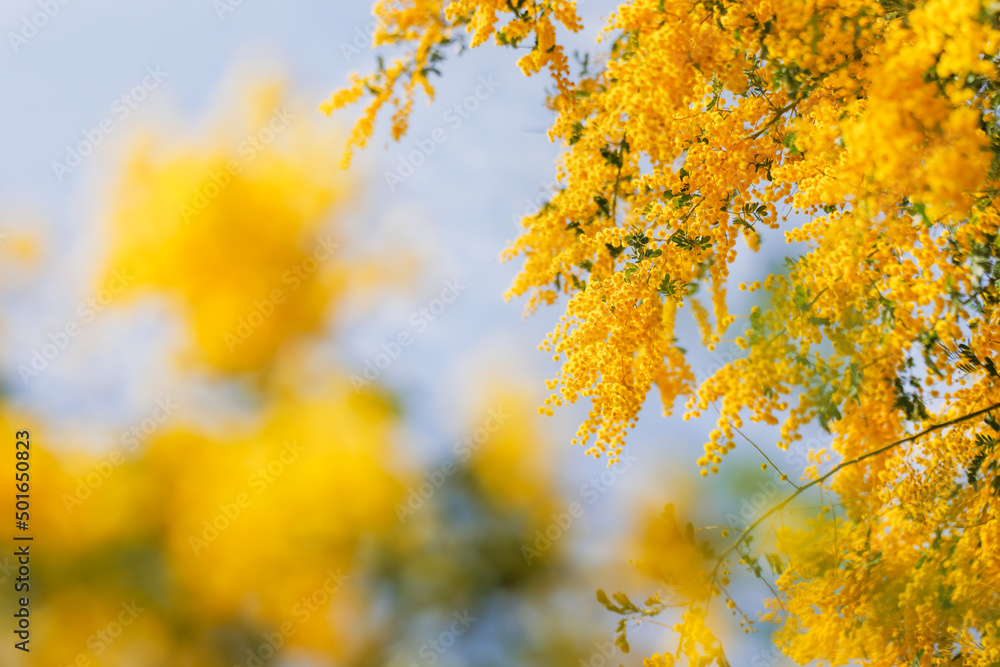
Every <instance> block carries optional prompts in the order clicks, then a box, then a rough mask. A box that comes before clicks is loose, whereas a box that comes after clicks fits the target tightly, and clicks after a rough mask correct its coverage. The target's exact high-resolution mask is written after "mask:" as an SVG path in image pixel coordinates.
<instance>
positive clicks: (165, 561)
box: [0, 0, 825, 667]
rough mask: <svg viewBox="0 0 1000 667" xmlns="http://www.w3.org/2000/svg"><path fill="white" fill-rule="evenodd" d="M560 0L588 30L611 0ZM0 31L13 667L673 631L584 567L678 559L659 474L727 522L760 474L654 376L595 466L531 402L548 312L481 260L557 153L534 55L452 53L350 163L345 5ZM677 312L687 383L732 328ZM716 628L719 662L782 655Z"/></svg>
mask: <svg viewBox="0 0 1000 667" xmlns="http://www.w3.org/2000/svg"><path fill="white" fill-rule="evenodd" d="M579 4H580V12H581V14H582V15H583V18H584V23H585V25H587V26H588V27H587V30H585V31H584V32H583V33H581V34H579V35H574V36H566V41H567V43H569V44H570V46H571V48H572V47H574V46H575V47H576V48H579V49H581V50H582V49H591V48H593V44H594V38H595V37H596V35H597V33H598V31H599V28H600V26H601V25H602V23H603V18H604V17H606V16H607V14H608V13H609V12H610V11H611V10H612V9H613V3H611V2H599V1H597V0H593V1H591V0H588V1H587V2H581V3H579ZM0 29H2V31H3V33H4V42H5V43H4V45H3V46H0V75H2V81H3V82H4V103H3V104H2V105H0V255H2V260H0V308H2V318H0V335H2V347H0V380H2V387H3V394H2V406H0V412H2V421H3V422H4V429H3V430H2V431H0V433H4V434H6V435H5V436H3V437H6V438H7V439H8V440H9V441H10V442H11V451H12V448H13V434H14V432H15V431H18V430H24V429H29V430H30V431H31V434H32V444H33V449H32V459H31V462H32V480H31V482H32V516H31V528H30V532H31V534H32V535H33V536H34V541H33V542H32V547H31V548H32V567H33V570H32V584H31V585H32V589H31V600H32V607H31V609H32V615H33V616H32V637H31V651H30V653H24V652H22V651H18V650H15V649H14V648H13V641H11V640H10V636H11V635H10V633H9V632H8V631H7V630H6V629H5V630H4V636H5V637H7V638H8V640H7V641H5V642H4V643H3V644H2V645H0V664H3V665H11V666H12V667H16V666H20V665H45V666H63V665H65V666H67V667H68V666H69V665H77V666H80V667H86V666H88V665H136V666H146V665H150V666H152V665H171V666H173V665H179V666H188V665H190V666H202V665H205V666H208V665H246V666H253V665H257V666H260V665H264V664H267V665H275V666H281V665H303V666H304V665H392V666H397V665H398V666H400V667H410V666H411V665H436V664H440V665H462V664H475V665H508V664H530V665H534V664H538V665H542V664H546V665H567V666H569V665H574V666H575V665H590V666H592V667H599V666H601V665H605V664H608V665H610V664H621V663H625V664H640V662H641V656H643V655H648V654H650V653H653V652H656V651H659V650H663V649H664V648H665V642H676V639H675V638H674V636H673V633H672V632H671V630H670V629H669V627H668V626H669V625H671V624H672V621H671V620H670V617H669V614H665V615H664V617H663V618H661V619H659V621H661V622H663V623H664V624H665V625H656V624H652V623H645V624H643V625H641V626H638V627H635V628H632V629H630V635H629V638H630V642H631V644H632V651H631V653H630V654H629V655H625V654H623V653H621V651H620V649H619V647H617V646H614V645H613V644H612V641H613V639H614V636H615V633H614V627H615V623H616V622H617V617H616V616H615V615H614V614H611V613H609V612H608V611H606V610H605V609H603V608H602V607H601V606H600V605H599V604H597V602H596V600H595V590H596V589H597V588H604V589H607V590H609V591H616V590H623V591H627V592H629V594H630V595H632V596H633V597H634V598H635V599H638V600H643V599H645V597H646V596H648V595H650V594H652V593H653V592H654V591H656V590H657V589H658V588H660V586H661V583H660V582H658V581H657V580H656V578H655V577H654V576H649V572H650V568H645V569H644V570H643V571H640V570H639V569H638V568H636V567H635V565H634V564H633V563H632V562H631V561H633V560H641V559H648V558H649V557H651V554H652V555H653V556H655V557H658V558H669V553H668V552H667V551H663V549H662V546H663V545H662V544H661V543H660V542H658V541H657V535H658V533H657V529H656V528H655V526H656V517H657V516H658V515H659V514H660V512H662V509H663V506H664V505H665V504H666V503H674V504H675V505H676V506H677V514H678V517H679V520H680V517H681V516H683V517H684V519H683V521H688V520H690V521H693V522H694V523H695V525H717V524H720V522H722V523H724V524H725V525H727V526H730V527H736V526H742V525H745V524H746V522H747V521H749V520H752V519H753V518H755V514H754V513H755V512H756V513H759V512H761V511H762V509H761V508H762V507H764V505H765V504H771V503H773V502H776V500H777V499H778V495H777V494H778V493H779V492H778V491H777V490H776V487H775V485H774V484H773V481H772V480H773V478H774V473H773V471H770V470H768V471H761V469H760V465H759V464H760V459H759V457H758V456H754V455H751V454H750V453H749V452H744V453H742V454H737V455H736V456H737V459H738V460H739V461H740V462H741V463H740V464H738V465H733V464H730V465H729V466H728V468H727V470H726V471H725V473H724V474H723V475H721V476H720V477H717V478H713V480H712V481H711V482H710V483H709V482H705V481H701V480H700V478H698V477H697V474H696V471H697V466H696V465H695V460H696V459H697V457H698V456H699V455H700V452H701V443H702V442H703V441H704V439H705V434H706V433H707V432H708V430H711V428H713V426H712V422H713V421H714V420H712V419H711V417H706V419H705V420H702V421H701V422H697V421H692V422H683V421H681V420H680V418H679V416H675V417H672V418H670V419H669V421H668V420H665V419H663V418H662V417H659V416H658V414H659V413H660V412H662V406H661V405H660V403H659V399H658V397H657V396H655V395H651V397H650V403H649V406H648V407H647V410H646V412H645V417H646V418H645V419H644V420H643V421H642V422H641V423H640V426H639V428H638V429H637V431H636V432H635V433H634V434H633V437H632V439H631V440H630V443H629V445H628V448H627V450H626V454H625V456H624V457H623V461H622V463H621V464H619V465H617V466H615V467H613V468H610V469H609V468H607V467H605V462H603V461H594V460H593V459H588V458H586V457H584V456H583V452H582V449H575V448H572V447H570V445H569V441H570V439H571V438H572V434H573V433H574V431H575V428H576V425H577V424H578V423H579V422H580V420H581V418H582V415H583V414H584V413H583V412H582V411H584V410H586V406H582V405H581V406H574V408H571V409H566V410H563V411H561V412H559V413H557V414H556V415H555V417H552V418H544V417H541V416H539V415H538V413H537V410H536V408H537V407H538V405H540V404H541V402H542V397H543V392H544V381H545V380H546V379H547V378H549V377H552V376H554V374H555V363H554V362H553V361H552V360H551V357H550V356H547V355H545V354H544V353H542V352H539V351H538V349H537V346H538V343H540V342H541V340H542V338H543V336H544V335H545V333H546V332H547V331H548V330H549V329H550V328H551V327H552V326H553V325H554V324H555V322H556V321H557V319H558V315H559V313H560V312H561V308H560V306H556V307H554V308H550V309H548V310H545V311H542V312H539V313H538V314H536V315H534V316H533V317H531V318H527V319H525V318H523V313H522V306H523V304H518V303H505V302H504V301H503V299H502V294H503V293H504V292H505V290H506V288H507V286H508V285H509V283H510V282H511V281H512V279H513V277H514V275H515V273H516V272H517V270H518V266H517V265H516V263H511V264H500V263H499V261H498V257H499V255H500V252H501V251H502V250H503V249H504V248H505V247H506V245H507V244H508V243H509V242H511V241H512V240H513V239H514V238H515V237H516V236H517V234H518V232H519V229H520V220H521V218H522V217H523V216H525V215H531V214H533V213H535V212H536V211H537V210H538V208H540V206H541V205H542V204H543V203H544V202H545V201H546V198H547V192H548V190H547V188H550V187H551V185H547V184H552V180H553V178H554V165H555V160H556V158H557V156H558V153H559V148H558V146H554V145H552V144H550V143H549V142H548V140H547V139H546V137H545V131H546V129H547V127H548V125H549V123H550V121H551V116H550V114H549V112H548V111H546V110H545V109H544V107H543V105H542V100H543V99H544V88H545V85H546V81H545V80H544V78H542V77H538V78H535V79H527V78H525V77H524V76H522V75H521V73H520V71H519V70H518V68H517V66H516V64H515V62H514V58H513V57H512V55H511V54H510V53H509V52H505V51H502V50H499V49H496V48H494V47H491V46H486V47H483V48H480V49H477V50H476V51H474V52H471V53H466V54H464V55H463V56H462V57H461V58H453V59H451V60H449V61H448V62H447V63H445V70H446V72H445V73H446V75H445V77H444V78H443V79H441V80H440V81H439V87H438V99H437V101H436V102H435V103H434V104H433V105H431V106H427V107H424V108H418V109H417V110H416V112H415V113H414V116H413V122H412V125H411V128H410V131H409V135H408V136H407V137H406V138H404V139H403V140H402V141H401V142H400V143H398V144H396V143H391V142H389V141H388V138H387V135H386V128H385V126H384V125H382V124H380V125H379V126H378V127H377V131H376V139H377V140H376V141H373V142H372V145H371V146H370V147H369V148H368V149H367V150H365V151H361V152H360V153H357V154H356V156H355V158H354V163H353V166H352V168H351V169H350V170H349V171H344V170H341V169H340V159H341V156H342V154H343V148H344V145H345V140H346V136H347V130H348V129H349V127H350V125H351V124H352V123H353V121H354V120H355V119H354V117H353V116H351V114H350V112H347V113H344V114H340V115H335V116H333V117H332V118H328V117H326V116H324V115H323V114H321V113H320V112H319V110H318V107H319V104H320V103H321V102H322V101H324V100H325V99H326V98H327V97H328V96H329V94H330V93H331V92H332V91H334V90H335V89H337V88H338V87H340V86H341V85H342V84H343V83H344V82H345V81H346V78H347V75H348V74H349V73H350V72H351V71H354V70H360V71H362V72H363V71H367V70H368V69H369V68H371V67H372V66H373V63H374V59H375V56H374V55H373V54H372V53H371V52H370V37H369V36H370V34H371V32H372V31H373V29H374V22H373V19H372V18H371V14H370V5H369V3H368V2H367V1H366V0H353V1H352V2H349V3H348V2H317V1H306V0H291V1H284V2H275V1H271V2H265V1H264V0H216V1H214V2H213V1H210V0H197V1H196V0H174V1H172V2H160V1H155V0H149V1H148V2H144V3H141V4H137V3H126V2H121V1H111V0H90V1H86V2H85V1H84V0H76V1H73V2H70V1H69V0H32V1H28V2H22V1H20V0H7V1H6V2H4V3H3V5H2V7H0ZM483 81H487V82H489V85H488V87H487V88H486V91H487V93H486V94H485V95H483V94H482V90H483V88H482V82H483ZM477 88H479V90H480V93H481V94H480V98H479V99H478V100H476V102H477V104H476V106H475V110H474V111H471V112H466V113H463V114H457V113H456V112H454V111H450V110H451V109H452V108H453V107H454V105H456V104H461V103H463V102H464V101H465V100H467V99H468V98H469V96H470V95H473V96H474V95H475V91H476V89H477ZM468 107H469V105H468V104H466V107H465V108H466V109H468ZM437 129H441V130H442V131H443V132H444V135H445V137H446V140H445V141H444V142H443V143H439V144H436V145H434V148H433V150H429V149H428V148H427V146H428V145H429V144H428V143H427V142H426V141H424V140H426V139H427V138H428V137H430V136H431V134H432V133H433V132H434V131H435V130H437ZM786 252H787V251H786V250H785V248H783V247H779V246H777V245H776V246H775V247H770V246H768V245H767V244H766V243H765V245H764V247H763V249H762V251H761V252H760V253H759V254H757V255H750V256H747V257H745V258H744V257H743V256H741V260H740V262H739V263H738V264H737V265H736V267H735V270H734V271H733V274H732V279H733V281H734V283H736V282H739V281H741V280H748V281H752V280H753V278H751V276H756V275H759V274H760V273H767V272H768V271H769V270H773V271H774V272H777V271H778V268H777V267H778V266H780V261H781V259H782V258H783V257H784V255H785V254H786ZM744 254H746V253H744ZM731 292H735V290H731ZM739 298H743V299H744V300H743V301H739V300H738V299H739ZM752 298H753V297H752V296H751V295H749V294H743V293H737V296H736V297H734V301H733V303H732V304H731V309H732V310H733V311H734V312H738V311H739V309H741V308H742V309H747V310H748V309H749V306H750V305H752V304H753V302H752V301H751V299H752ZM687 327H688V328H687V330H686V331H687V333H688V334H689V335H690V339H691V341H692V345H690V346H689V350H691V354H692V359H693V365H694V368H695V369H696V372H697V376H698V377H699V379H703V378H705V377H707V376H708V375H710V374H711V373H712V372H714V370H715V369H717V368H718V367H719V366H721V365H722V364H723V363H725V362H728V361H731V360H732V359H733V358H735V357H734V355H735V354H736V351H737V348H736V347H735V346H733V345H728V344H723V345H720V346H719V347H718V348H717V349H716V350H715V352H714V353H709V352H707V351H704V350H702V349H701V348H700V346H698V345H697V342H696V341H697V332H696V327H695V326H694V324H693V321H689V322H687ZM747 432H748V433H752V434H753V435H754V436H757V437H760V438H761V439H762V440H765V441H766V440H767V436H768V431H767V429H766V428H763V427H762V428H759V429H754V428H748V429H747ZM817 437H819V436H817ZM817 442H818V441H816V439H814V440H813V441H806V442H804V443H801V449H800V450H796V451H789V452H787V453H783V454H781V456H782V460H781V461H780V463H779V464H780V465H783V467H784V468H785V472H788V473H789V474H797V472H798V471H799V470H801V468H802V467H803V466H804V465H805V464H806V461H805V458H804V456H803V455H802V454H801V452H802V451H805V450H807V449H808V448H809V447H811V446H816V445H817ZM824 442H825V441H824ZM742 449H743V447H742V446H741V450H742ZM4 451H8V449H7V448H6V446H5V448H4ZM739 457H742V458H739ZM11 465H13V463H11ZM13 493H14V491H13V490H12V489H5V490H4V491H3V493H2V494H0V508H2V510H3V512H4V516H8V517H10V516H12V515H13V503H14V498H13ZM12 524H13V520H11V527H10V529H9V530H7V531H0V537H2V539H3V541H4V543H5V545H6V547H5V549H4V552H3V553H4V554H5V555H3V556H0V586H2V590H3V594H2V599H3V600H4V609H5V615H6V618H8V619H10V618H11V616H10V615H9V613H11V612H12V610H13V609H15V606H14V604H15V601H14V597H15V596H14V592H13V577H14V569H13V564H12V563H13V561H14V559H13V557H12V556H11V555H10V554H12V553H13V549H14V547H13V544H14V542H13V541H12V540H11V537H12V536H13V533H14V532H15V529H14V528H13V525H12ZM657 549H660V551H659V552H658V551H657ZM653 569H654V570H655V568H653ZM643 572H645V574H644V573H643ZM654 574H655V573H654ZM735 590H736V592H737V594H738V597H740V598H741V599H745V601H746V606H745V607H744V609H745V610H747V611H748V612H751V613H752V614H755V613H756V611H757V610H759V609H760V599H761V598H762V597H764V596H765V595H766V591H764V590H762V589H761V587H760V585H759V582H749V583H747V584H746V585H745V586H743V587H742V588H741V587H739V586H737V587H736V589H735ZM741 606H742V605H741ZM720 607H721V605H720ZM719 616H720V618H721V619H722V620H721V621H720V622H723V623H725V622H726V619H727V618H728V614H727V613H726V610H725V609H720V610H719ZM722 617H725V618H722ZM731 626H732V628H731V629H732V633H731V634H730V635H724V638H725V639H726V640H727V642H728V646H730V647H732V648H730V649H729V654H730V657H731V659H732V660H733V664H735V665H749V664H753V665H754V667H760V666H761V665H780V664H784V663H783V662H782V660H781V659H780V658H778V656H777V655H776V654H775V653H774V652H773V651H772V650H771V649H770V648H769V644H768V641H767V637H768V633H769V630H768V627H767V626H760V627H759V630H760V632H759V633H757V634H752V635H749V636H746V637H744V635H743V634H742V632H741V630H740V628H739V626H738V624H737V623H736V621H733V622H732V623H731ZM734 651H735V652H734Z"/></svg>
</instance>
